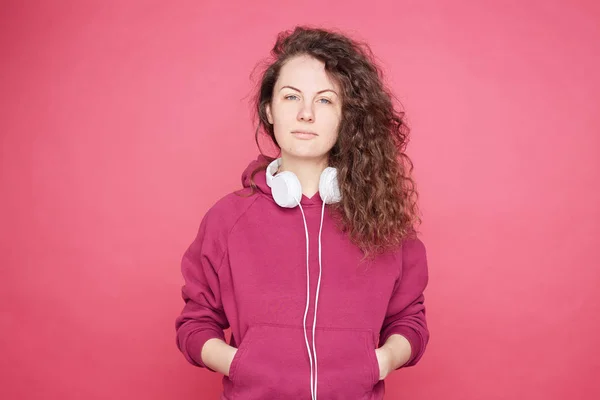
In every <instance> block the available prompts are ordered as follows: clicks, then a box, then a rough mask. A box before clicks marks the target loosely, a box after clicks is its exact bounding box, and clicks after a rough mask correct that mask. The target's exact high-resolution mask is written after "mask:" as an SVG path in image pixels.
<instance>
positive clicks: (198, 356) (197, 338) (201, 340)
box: [186, 330, 225, 372]
mask: <svg viewBox="0 0 600 400" xmlns="http://www.w3.org/2000/svg"><path fill="white" fill-rule="evenodd" d="M209 339H221V340H222V341H225V335H224V334H223V332H221V333H219V332H215V331H212V330H203V331H197V332H194V333H192V334H190V336H188V338H187V341H186V350H187V352H188V357H189V358H190V359H191V361H192V362H193V363H194V364H196V365H197V366H199V367H202V368H206V369H208V370H209V371H212V372H217V371H215V370H214V369H212V368H210V367H209V366H207V365H206V364H204V363H203V362H202V347H203V346H204V344H205V343H206V342H207V341H208V340H209Z"/></svg>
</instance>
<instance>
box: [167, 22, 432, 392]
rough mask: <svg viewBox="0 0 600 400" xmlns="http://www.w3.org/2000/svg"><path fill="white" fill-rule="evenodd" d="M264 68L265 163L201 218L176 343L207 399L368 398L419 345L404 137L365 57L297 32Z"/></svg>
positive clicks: (422, 256) (333, 39) (420, 270)
mask: <svg viewBox="0 0 600 400" xmlns="http://www.w3.org/2000/svg"><path fill="white" fill-rule="evenodd" d="M272 55H273V56H274V61H273V62H272V64H270V66H268V68H267V69H266V71H265V72H264V74H263V77H262V81H261V86H260V90H259V93H258V94H257V99H256V107H257V112H258V118H259V126H258V128H257V132H256V135H257V143H258V135H259V134H261V133H266V134H267V135H268V137H270V139H271V140H272V141H273V143H274V144H275V145H276V146H277V148H278V149H279V155H278V157H277V158H270V157H267V156H265V155H262V154H261V155H260V156H259V157H258V158H257V160H255V161H253V162H251V163H250V164H249V165H248V167H247V169H246V170H245V171H244V173H243V175H242V182H243V186H244V188H243V189H242V190H241V191H239V192H236V193H231V194H229V195H227V196H225V197H223V198H222V199H220V200H219V201H218V202H217V203H216V204H214V206H213V207H211V208H210V210H209V211H208V212H207V213H206V215H205V216H204V218H203V220H202V222H201V224H200V229H199V231H198V235H197V237H196V238H195V240H194V241H193V243H192V244H191V245H190V246H189V248H188V249H187V251H186V253H185V255H184V257H183V261H182V273H183V277H184V279H185V285H184V286H183V289H182V294H183V299H184V301H185V307H184V308H183V311H182V313H181V315H180V316H179V317H178V318H177V321H176V329H177V345H178V347H179V349H180V350H181V351H182V352H183V354H184V355H185V357H186V358H187V360H188V361H189V362H190V363H192V364H194V365H196V366H200V367H204V368H207V369H209V370H211V371H213V372H215V371H216V372H220V373H222V374H223V375H224V377H223V388H224V390H223V393H222V395H221V399H227V400H255V399H256V400H257V399H261V400H264V399H308V398H309V396H310V398H312V399H313V400H314V399H317V398H320V399H324V400H325V399H327V400H330V399H344V400H348V399H352V400H355V399H356V400H363V399H364V400H367V399H370V400H374V399H382V398H383V394H384V381H383V379H384V378H385V377H386V376H387V375H388V374H389V373H390V372H392V371H394V370H396V369H399V368H400V367H408V366H412V365H415V364H416V363H417V361H418V360H419V359H420V358H421V356H422V355H423V352H424V351H425V347H426V346H427V342H428V340H429V331H428V329H427V324H426V320H425V307H424V297H423V291H424V289H425V287H426V285H427V281H428V273H427V261H426V253H425V247H424V245H423V243H422V242H421V241H420V239H418V238H417V237H416V230H415V228H414V226H415V225H416V224H417V223H418V222H419V217H418V211H417V204H416V197H417V196H416V191H415V186H414V183H413V180H412V178H411V176H410V171H411V169H412V163H411V161H410V159H409V158H408V157H407V156H406V154H405V153H404V149H405V147H406V143H407V132H408V130H407V128H406V126H405V124H404V122H403V120H402V114H401V113H400V112H399V111H396V110H395V108H394V106H393V103H392V100H391V98H392V96H391V94H390V93H389V91H388V90H387V89H386V88H385V87H384V86H383V84H382V80H381V72H380V70H379V69H378V68H377V67H376V65H375V64H374V62H373V61H372V56H371V53H370V51H369V48H368V46H366V45H360V44H358V43H356V42H355V41H353V40H351V39H350V38H348V37H346V36H345V35H343V34H340V33H337V32H332V31H326V30H321V29H309V28H304V27H298V28H296V29H295V30H294V31H293V32H286V33H282V34H280V35H279V37H278V40H277V42H276V44H275V46H274V48H273V50H272ZM228 327H231V332H232V336H231V345H228V344H226V343H225V337H224V332H223V330H224V329H226V328H228Z"/></svg>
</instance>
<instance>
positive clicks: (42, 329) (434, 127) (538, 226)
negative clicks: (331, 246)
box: [0, 0, 600, 400]
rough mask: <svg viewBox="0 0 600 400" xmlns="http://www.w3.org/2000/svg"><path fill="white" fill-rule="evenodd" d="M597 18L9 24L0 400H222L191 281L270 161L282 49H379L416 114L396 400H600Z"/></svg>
mask: <svg viewBox="0 0 600 400" xmlns="http://www.w3.org/2000/svg"><path fill="white" fill-rule="evenodd" d="M599 21H600V7H599V6H598V3H597V2H595V1H591V0H590V1H575V2H572V1H566V0H564V1H525V2H523V1H514V0H513V1H495V2H488V1H459V2H457V1H385V2H384V1H376V2H364V1H360V2H349V1H347V0H346V1H335V2H334V1H330V2H323V1H308V0H307V1H302V2H293V3H292V2H284V1H252V2H241V1H239V2H233V1H226V2H223V1H170V2H167V1H160V2H159V1H152V2H146V1H144V2H142V1H135V2H134V1H120V2H117V1H100V0H97V1H81V2H79V1H49V0H48V1H17V0H13V1H4V2H2V10H1V11H0V49H1V62H0V68H1V71H0V85H1V86H0V96H1V97H0V98H1V101H2V103H1V104H0V106H1V107H0V135H1V136H0V140H1V142H0V144H1V148H0V168H1V170H0V185H1V186H0V188H1V198H0V202H1V207H0V246H1V247H0V268H1V270H0V273H1V275H0V335H1V336H0V338H1V341H0V355H1V356H0V398H2V399H23V400H30V399H61V400H71V399H73V400H75V399H88V400H92V399H132V398H133V399H138V398H139V399H148V400H149V399H157V400H158V399H161V400H162V399H216V398H218V393H219V392H220V389H221V382H220V378H221V376H220V375H217V374H214V373H211V372H208V371H206V370H201V369H198V368H195V367H192V366H191V365H189V364H187V362H186V361H185V360H184V358H183V356H182V355H181V354H180V353H179V351H178V350H177V349H176V346H175V328H174V320H175V317H176V316H177V314H178V313H179V312H180V310H181V308H182V306H183V301H182V299H181V297H180V288H181V284H182V279H181V275H180V270H179V261H180V259H181V256H182V254H183V251H184V250H185V248H186V247H187V246H188V245H189V243H191V241H192V239H193V237H194V235H195V233H196V230H197V227H198V224H199V223H200V220H201V218H202V216H203V214H204V212H205V211H206V210H207V208H208V207H210V206H211V205H212V204H213V203H214V202H215V201H216V200H217V199H218V198H220V197H221V196H222V195H224V194H225V193H227V192H229V191H231V190H234V189H236V188H238V187H239V184H240V174H241V171H242V169H243V168H244V167H245V166H246V164H247V163H248V161H250V160H251V159H252V158H254V157H255V155H256V148H255V144H254V138H253V132H254V128H253V124H252V120H251V113H250V107H249V104H248V103H249V96H250V95H251V94H252V93H253V88H254V84H255V82H254V81H253V80H252V79H250V73H251V72H252V70H253V68H254V67H255V65H256V64H257V63H258V62H259V61H260V60H261V59H263V58H264V57H265V56H267V55H268V52H269V50H270V48H271V46H272V44H273V42H274V40H275V36H276V34H277V32H279V31H281V30H284V29H289V28H292V27H293V26H294V25H296V24H305V23H309V24H313V25H319V26H324V27H334V28H340V29H343V30H345V31H346V32H348V33H349V34H351V35H353V36H354V37H355V38H357V39H361V40H366V41H367V42H369V43H370V44H371V46H372V48H373V50H374V52H375V54H376V55H377V57H378V59H379V62H380V63H381V65H382V66H383V68H384V70H385V72H386V74H387V81H388V83H389V84H390V85H391V87H392V89H393V90H394V92H395V93H396V94H397V96H398V98H399V99H400V101H401V102H402V103H403V105H404V107H405V109H406V112H407V117H408V121H409V123H410V126H411V127H412V141H411V144H410V146H409V153H410V155H411V156H412V158H413V160H414V162H415V166H416V169H415V177H416V178H417V180H418V184H419V188H420V193H421V206H422V209H423V214H424V225H423V226H422V231H423V240H424V241H425V243H426V245H427V248H428V255H429V262H430V276H431V278H430V285H429V287H428V289H427V291H426V296H427V300H426V301H427V305H428V320H429V326H430V330H431V342H430V345H429V347H428V350H427V353H426V354H425V356H424V358H423V359H422V361H421V362H420V364H418V366H416V367H414V368H409V369H406V370H401V371H399V372H395V373H393V374H392V375H391V376H390V377H389V378H388V379H387V381H386V382H387V394H386V398H387V399H412V400H425V399H446V400H453V399H456V400H459V399H469V400H470V399H473V400H479V399H486V400H493V399H528V400H535V399H540V400H541V399H544V400H558V399H586V400H587V399H589V400H592V399H598V398H600V361H599V360H600V292H599V291H598V286H599V284H600V272H599V271H600V190H599V182H600V161H599V160H600V133H599V129H600V117H599V114H600V104H599V92H600V78H599V73H598V71H600V31H599V28H598V26H599Z"/></svg>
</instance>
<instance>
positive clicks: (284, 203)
mask: <svg viewBox="0 0 600 400" xmlns="http://www.w3.org/2000/svg"><path fill="white" fill-rule="evenodd" d="M280 165H281V158H278V159H276V160H274V161H273V162H272V163H270V164H269V166H268V167H267V185H269V187H270V188H271V194H272V195H273V199H274V200H275V203H277V204H278V205H279V206H280V207H286V208H294V207H296V206H297V205H298V202H299V201H300V199H301V198H302V186H301V185H300V181H299V180H298V177H297V176H296V174H294V173H293V172H290V171H282V172H280V173H278V174H276V175H273V174H275V173H276V172H277V169H278V168H279V166H280ZM319 195H320V196H321V199H322V200H323V203H326V204H333V203H337V202H339V201H340V200H342V194H341V192H340V187H339V184H338V180H337V169H336V168H333V167H327V168H325V169H324V170H323V172H322V173H321V178H320V179H319Z"/></svg>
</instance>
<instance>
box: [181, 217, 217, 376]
mask: <svg viewBox="0 0 600 400" xmlns="http://www.w3.org/2000/svg"><path fill="white" fill-rule="evenodd" d="M213 219H214V216H212V214H211V210H209V212H208V213H207V214H206V215H205V217H204V218H203V219H202V222H201V224H200V228H199V230H198V233H197V236H196V238H195V240H194V241H193V242H192V244H191V245H190V246H189V247H188V249H187V250H186V251H185V253H184V255H183V259H182V261H181V273H182V275H183V279H184V285H183V287H182V289H181V293H182V297H183V300H184V302H185V306H184V307H183V310H182V312H181V314H180V315H179V316H178V317H177V319H176V322H175V328H176V333H177V347H178V348H179V350H181V352H182V353H183V355H184V356H185V358H186V359H187V360H188V361H189V362H190V363H191V364H193V365H195V366H198V367H203V368H207V369H208V370H210V371H212V372H215V371H214V370H213V369H211V368H210V367H208V366H206V365H205V364H204V363H203V362H202V359H201V357H200V355H201V351H202V346H204V343H206V341H207V340H209V339H212V338H218V339H221V340H223V341H225V335H224V332H223V330H224V329H227V328H228V327H229V322H228V321H227V317H226V315H225V312H224V311H223V303H222V301H221V291H220V285H219V275H218V271H219V267H220V266H221V263H222V262H223V260H224V259H225V254H226V251H225V238H224V237H223V235H222V234H221V233H220V231H221V230H222V229H218V228H217V227H219V226H220V225H221V226H222V224H218V221H216V220H214V221H213Z"/></svg>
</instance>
